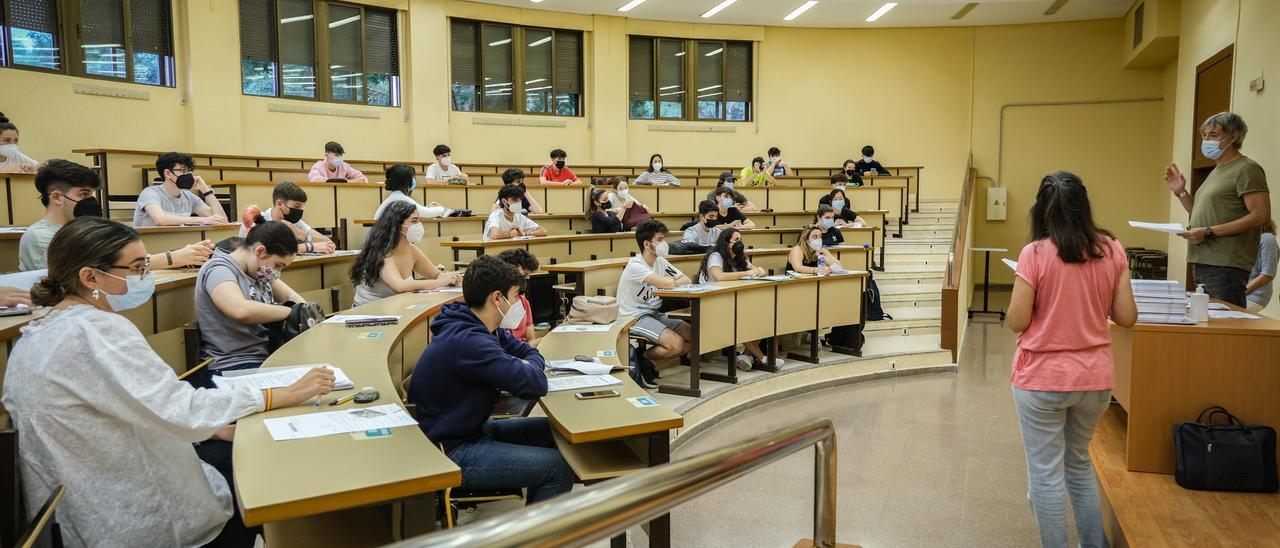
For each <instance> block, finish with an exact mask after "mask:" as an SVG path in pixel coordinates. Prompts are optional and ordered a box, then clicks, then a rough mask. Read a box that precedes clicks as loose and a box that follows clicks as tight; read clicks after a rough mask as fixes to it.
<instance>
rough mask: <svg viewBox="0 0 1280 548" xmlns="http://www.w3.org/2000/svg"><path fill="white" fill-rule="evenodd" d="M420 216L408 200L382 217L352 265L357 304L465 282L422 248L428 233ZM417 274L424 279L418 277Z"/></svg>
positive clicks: (398, 204) (394, 206) (370, 232)
mask: <svg viewBox="0 0 1280 548" xmlns="http://www.w3.org/2000/svg"><path fill="white" fill-rule="evenodd" d="M420 219H421V217H420V216H419V215H418V210H417V208H415V207H414V206H413V204H410V203H407V202H395V203H393V204H390V205H388V206H387V209H386V210H385V211H383V212H382V216H381V217H378V222H377V223H376V224H374V225H373V229H371V230H370V231H369V237H368V238H366V239H365V241H364V248H363V249H361V250H360V256H359V257H356V262H355V264H353V265H351V283H352V284H355V286H356V298H355V305H356V306H360V305H362V304H367V303H371V302H373V301H376V300H378V299H385V298H387V297H390V296H392V295H398V294H400V293H409V292H411V291H417V290H419V289H423V290H430V289H439V288H441V287H446V286H451V285H458V283H459V282H460V281H462V280H461V277H460V276H458V273H457V272H441V271H440V269H438V268H436V265H434V264H431V259H428V258H427V254H426V253H424V252H423V251H422V248H420V247H418V242H421V241H422V237H423V235H424V234H425V233H426V229H425V228H424V227H423V226H422V223H421V222H420ZM414 274H417V275H419V276H422V277H423V278H424V279H422V280H417V279H414V277H413V275H414Z"/></svg>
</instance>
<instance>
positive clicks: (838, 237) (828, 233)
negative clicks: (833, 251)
mask: <svg viewBox="0 0 1280 548" xmlns="http://www.w3.org/2000/svg"><path fill="white" fill-rule="evenodd" d="M815 221H816V222H815V223H814V224H817V225H818V226H820V227H822V246H823V247H831V246H833V245H840V244H842V243H844V235H843V234H841V233H840V229H839V228H838V227H836V210H834V209H832V208H831V206H830V205H828V204H822V205H820V206H818V216H817V218H816V219H815Z"/></svg>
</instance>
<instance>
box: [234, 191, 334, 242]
mask: <svg viewBox="0 0 1280 548" xmlns="http://www.w3.org/2000/svg"><path fill="white" fill-rule="evenodd" d="M271 201H272V206H271V209H269V210H267V215H266V216H267V217H269V219H267V220H268V221H282V222H284V224H286V225H288V226H289V229H290V230H292V231H293V236H294V237H295V238H297V240H298V253H324V254H328V253H333V252H334V251H335V250H336V249H337V246H335V245H333V240H330V239H329V237H328V236H325V235H324V234H321V233H319V232H316V230H315V229H313V228H311V226H310V225H308V224H307V223H304V222H302V213H303V208H304V207H306V205H307V191H305V190H302V187H300V186H298V185H297V184H296V183H290V182H289V181H285V182H283V183H280V184H277V185H276V187H275V188H274V189H272V190H271ZM260 216H262V212H261V211H260V210H258V206H253V205H251V206H249V207H246V208H245V211H244V213H242V214H241V215H240V219H241V224H240V237H241V238H243V237H245V236H247V235H248V234H249V229H250V228H252V227H253V220H254V219H255V218H258V217H260Z"/></svg>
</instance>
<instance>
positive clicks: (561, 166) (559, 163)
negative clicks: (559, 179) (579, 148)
mask: <svg viewBox="0 0 1280 548" xmlns="http://www.w3.org/2000/svg"><path fill="white" fill-rule="evenodd" d="M556 169H564V160H556Z"/></svg>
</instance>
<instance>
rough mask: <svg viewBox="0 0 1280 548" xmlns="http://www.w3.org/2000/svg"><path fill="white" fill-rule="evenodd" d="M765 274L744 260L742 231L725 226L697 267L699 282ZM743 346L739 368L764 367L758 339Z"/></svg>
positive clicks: (745, 258)
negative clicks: (745, 353) (745, 352)
mask: <svg viewBox="0 0 1280 548" xmlns="http://www.w3.org/2000/svg"><path fill="white" fill-rule="evenodd" d="M766 274H768V271H766V270H765V269H763V268H760V267H758V266H755V265H753V264H751V261H749V260H747V248H746V246H745V245H744V244H743V243H742V233H741V232H739V231H738V229H736V228H726V229H724V231H722V232H721V233H720V236H719V237H718V238H716V243H715V247H713V248H712V249H711V251H708V252H707V254H706V256H704V257H703V258H702V265H701V266H699V267H698V283H700V284H705V283H711V282H730V281H734V280H741V279H743V278H748V277H760V276H764V275H766ZM742 347H743V348H744V349H746V351H747V355H745V356H744V355H742V354H739V355H738V369H740V370H742V371H747V370H750V369H751V368H752V367H753V366H755V367H760V368H763V367H764V360H765V353H764V351H762V350H761V349H760V341H749V342H745V343H743V344H742ZM748 356H750V357H748ZM775 361H776V362H777V363H776V364H775V365H776V366H777V367H782V364H783V361H782V360H780V359H776V358H775Z"/></svg>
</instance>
